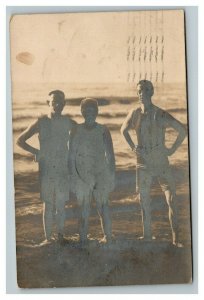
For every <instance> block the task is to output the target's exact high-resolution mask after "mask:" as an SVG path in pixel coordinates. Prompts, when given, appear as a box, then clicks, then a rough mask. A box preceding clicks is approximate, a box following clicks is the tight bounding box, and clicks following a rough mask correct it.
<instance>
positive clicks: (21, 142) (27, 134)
mask: <svg viewBox="0 0 204 300" xmlns="http://www.w3.org/2000/svg"><path fill="white" fill-rule="evenodd" d="M36 133H38V120H37V121H35V122H34V123H33V124H31V125H30V126H29V127H28V128H27V129H26V130H25V131H23V133H21V135H20V136H19V137H18V139H17V142H16V143H17V145H18V146H19V147H21V148H22V149H24V150H25V151H28V152H30V153H32V154H34V155H37V154H38V152H39V149H37V148H34V147H32V146H31V145H29V144H28V143H26V141H27V140H28V139H29V138H31V137H32V136H33V135H34V134H36Z"/></svg>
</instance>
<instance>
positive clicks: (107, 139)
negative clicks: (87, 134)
mask: <svg viewBox="0 0 204 300" xmlns="http://www.w3.org/2000/svg"><path fill="white" fill-rule="evenodd" d="M103 139H104V145H105V151H106V159H107V162H108V165H109V168H110V171H111V172H115V155H114V150H113V142H112V138H111V134H110V131H109V130H108V129H107V128H106V129H105V132H104V136H103Z"/></svg>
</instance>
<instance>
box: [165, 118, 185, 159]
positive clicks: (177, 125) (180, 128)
mask: <svg viewBox="0 0 204 300" xmlns="http://www.w3.org/2000/svg"><path fill="white" fill-rule="evenodd" d="M166 121H167V125H168V126H169V127H172V128H173V129H174V130H175V131H177V133H178V135H177V138H176V140H175V142H174V143H173V145H172V146H171V148H169V149H167V154H168V156H170V155H172V154H173V153H174V152H175V151H176V150H177V149H178V147H179V146H180V145H181V144H182V143H183V141H184V139H185V137H186V135H187V132H186V129H185V127H184V125H183V124H182V123H181V122H179V121H178V120H176V119H175V118H174V117H172V116H171V115H170V114H166Z"/></svg>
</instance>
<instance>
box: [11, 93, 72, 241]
mask: <svg viewBox="0 0 204 300" xmlns="http://www.w3.org/2000/svg"><path fill="white" fill-rule="evenodd" d="M47 103H48V105H49V113H48V115H44V116H41V117H40V118H38V119H37V120H36V121H35V122H34V123H33V124H31V125H30V126H29V127H28V128H27V129H26V130H25V131H24V132H23V133H22V134H21V135H20V136H19V138H18V140H17V145H18V146H20V147H21V148H22V149H24V150H26V151H28V152H30V153H32V154H33V155H35V157H36V161H37V162H38V163H39V178H40V195H41V200H42V201H43V202H44V207H43V225H44V233H45V241H44V242H43V243H49V242H51V241H52V227H53V221H54V215H56V225H57V234H58V240H59V242H60V243H61V242H63V234H64V222H65V202H66V201H68V199H69V176H68V146H67V144H68V141H69V137H70V131H71V130H72V129H73V127H74V126H75V122H74V121H72V120H71V119H70V118H69V117H67V116H65V115H62V114H61V113H62V110H63V108H64V106H65V95H64V93H63V92H62V91H60V90H55V91H52V92H50V93H49V100H47ZM35 134H38V137H39V143H40V149H36V148H34V147H32V146H31V145H29V144H28V143H27V142H26V141H27V140H28V139H30V138H31V137H32V136H33V135H35Z"/></svg>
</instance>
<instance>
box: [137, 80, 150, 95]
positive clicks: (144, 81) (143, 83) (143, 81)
mask: <svg viewBox="0 0 204 300" xmlns="http://www.w3.org/2000/svg"><path fill="white" fill-rule="evenodd" d="M138 85H141V86H148V88H149V89H151V90H152V93H154V86H153V84H152V82H151V81H150V80H146V79H143V80H140V81H139V82H138V83H137V86H138Z"/></svg>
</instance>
